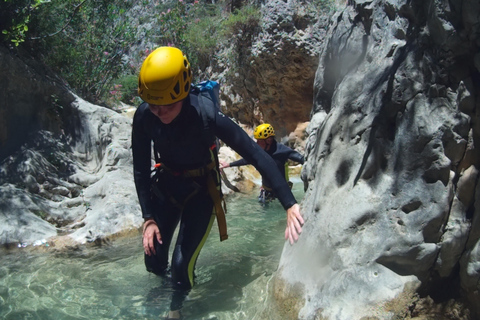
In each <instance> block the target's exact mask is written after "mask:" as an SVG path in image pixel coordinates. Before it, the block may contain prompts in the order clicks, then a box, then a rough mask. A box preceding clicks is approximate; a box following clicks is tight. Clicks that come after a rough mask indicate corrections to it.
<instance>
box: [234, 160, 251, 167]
mask: <svg viewBox="0 0 480 320" xmlns="http://www.w3.org/2000/svg"><path fill="white" fill-rule="evenodd" d="M247 164H250V163H248V161H247V160H245V159H239V160H237V161H233V162H230V167H241V166H245V165H247Z"/></svg>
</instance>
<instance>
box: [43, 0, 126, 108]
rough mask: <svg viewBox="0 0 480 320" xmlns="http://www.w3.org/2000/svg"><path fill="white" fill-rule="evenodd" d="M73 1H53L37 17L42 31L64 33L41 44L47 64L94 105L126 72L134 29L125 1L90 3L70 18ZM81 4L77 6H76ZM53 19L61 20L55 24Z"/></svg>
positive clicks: (79, 8) (95, 0) (94, 0)
mask: <svg viewBox="0 0 480 320" xmlns="http://www.w3.org/2000/svg"><path fill="white" fill-rule="evenodd" d="M73 3H74V1H72V0H67V1H64V0H52V1H51V3H49V4H48V6H49V8H48V9H47V8H46V7H47V5H45V6H44V7H45V10H44V11H42V12H41V14H39V15H38V16H37V19H38V20H37V23H38V26H39V28H40V29H42V30H51V29H52V28H53V29H54V30H60V29H61V30H62V32H61V33H59V34H57V35H56V36H54V37H46V38H44V39H43V41H42V42H41V43H40V46H41V48H42V52H46V53H48V54H46V55H45V61H46V63H47V64H48V65H51V66H53V67H54V69H55V70H56V71H57V72H59V73H60V74H61V75H62V76H63V77H64V78H65V79H66V80H67V81H68V83H69V84H70V85H71V86H72V87H73V88H75V91H77V94H79V95H80V96H82V97H83V98H85V99H87V100H90V101H92V102H99V101H100V100H101V97H102V96H103V95H104V94H105V92H107V91H108V90H109V88H110V86H111V84H112V81H113V79H115V78H116V77H118V76H119V75H120V74H122V73H123V72H125V69H126V68H127V66H125V63H124V62H123V61H122V58H123V55H124V54H125V53H126V52H127V51H128V49H129V48H130V44H131V43H132V42H133V41H134V32H133V31H134V30H133V26H132V25H131V24H130V22H129V21H128V19H126V18H125V15H124V13H125V12H126V10H128V9H129V7H130V5H129V4H127V3H126V2H125V1H121V0H115V1H108V0H93V1H92V0H91V1H86V2H85V3H84V4H83V5H81V6H80V7H78V9H77V12H76V13H75V14H74V15H73V16H71V17H70V18H71V20H70V23H69V24H68V25H66V26H62V24H65V21H68V19H69V18H68V17H67V16H65V13H64V12H72V11H71V10H70V11H69V10H67V8H69V7H70V8H71V6H72V4H73ZM77 5H78V4H77ZM52 17H60V19H57V21H52V20H55V19H52Z"/></svg>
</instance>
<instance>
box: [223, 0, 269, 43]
mask: <svg viewBox="0 0 480 320" xmlns="http://www.w3.org/2000/svg"><path fill="white" fill-rule="evenodd" d="M261 17H262V16H261V13H260V9H259V8H258V7H256V6H254V5H246V6H243V7H241V8H240V9H237V10H235V11H234V12H233V14H231V15H229V17H228V18H227V19H225V20H224V21H223V22H222V26H221V30H222V35H223V36H224V37H225V38H229V37H231V36H234V35H239V34H241V33H244V32H250V31H254V30H255V29H256V28H257V27H258V26H259V22H260V19H261Z"/></svg>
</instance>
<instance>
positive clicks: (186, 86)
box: [185, 81, 190, 92]
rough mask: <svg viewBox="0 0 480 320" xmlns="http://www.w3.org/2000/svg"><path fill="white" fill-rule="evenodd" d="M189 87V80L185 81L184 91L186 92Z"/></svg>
mask: <svg viewBox="0 0 480 320" xmlns="http://www.w3.org/2000/svg"><path fill="white" fill-rule="evenodd" d="M189 89H190V82H188V81H187V83H185V92H187V91H188V90H189Z"/></svg>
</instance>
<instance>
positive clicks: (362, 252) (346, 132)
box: [276, 0, 480, 319]
mask: <svg viewBox="0 0 480 320" xmlns="http://www.w3.org/2000/svg"><path fill="white" fill-rule="evenodd" d="M479 19H480V4H479V3H478V1H468V0H466V1H455V2H450V3H447V2H438V1H386V0H382V1H349V2H348V5H347V6H346V8H345V9H344V10H343V11H341V12H339V13H337V14H336V15H335V16H334V17H332V20H331V24H330V26H329V29H328V30H329V31H328V34H327V38H326V41H325V45H324V46H323V47H322V51H321V57H320V63H319V67H318V69H317V73H316V79H315V86H314V94H315V98H314V107H313V116H312V121H311V123H310V126H309V128H308V132H309V133H310V137H309V139H308V141H307V146H306V152H307V162H306V164H305V166H304V169H303V172H302V178H303V179H304V181H306V182H308V185H309V187H308V190H307V193H306V195H305V199H304V202H303V205H302V207H303V212H304V214H305V217H306V223H305V226H304V231H303V233H302V235H301V238H300V240H299V242H298V243H297V244H296V245H294V246H290V245H288V244H287V245H286V246H285V248H284V252H283V255H282V260H281V263H280V269H279V272H278V275H277V290H276V295H277V298H279V299H282V297H283V298H285V297H289V296H291V297H295V296H296V295H297V296H298V288H301V290H300V292H302V294H301V296H302V298H303V299H304V304H302V303H300V304H299V305H300V307H299V318H301V319H313V318H314V317H315V316H317V317H321V319H360V318H362V317H366V316H376V317H378V318H379V319H390V318H391V317H392V316H393V314H394V312H393V310H392V309H390V310H389V309H388V307H386V306H387V304H386V302H387V301H389V300H394V299H398V297H399V296H400V295H401V294H402V293H405V292H411V293H412V292H413V293H414V292H415V291H416V290H417V291H418V290H426V292H428V293H429V294H431V295H433V294H435V292H433V291H429V289H430V288H431V287H433V286H437V285H439V284H442V283H444V284H445V283H447V284H449V285H451V286H450V288H453V283H454V282H450V281H451V280H452V279H454V280H457V281H459V282H460V284H461V291H462V293H463V294H464V296H466V297H468V299H469V300H470V302H471V304H472V306H473V307H472V308H473V309H475V308H476V310H472V312H477V314H478V312H479V309H478V306H480V296H479V294H478V292H479V289H480V281H479V279H480V267H479V265H480V240H479V239H480V230H479V222H478V220H479V219H480V218H479V209H478V207H479V204H478V201H479V199H480V198H479V192H480V191H479V187H478V180H479V179H478V170H479V168H478V166H479V163H480V161H479V160H480V158H479V150H478V147H476V146H475V142H477V144H478V141H480V135H479V132H480V131H479V129H480V127H479V121H478V120H479V111H480V98H479V92H480V91H479V90H478V88H480V73H479V69H478V64H477V63H476V61H477V60H478V57H477V56H478V52H479V45H480V24H479ZM452 290H453V289H452ZM404 312H407V311H404ZM396 316H402V315H401V314H396ZM403 316H406V314H404V315H403Z"/></svg>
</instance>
